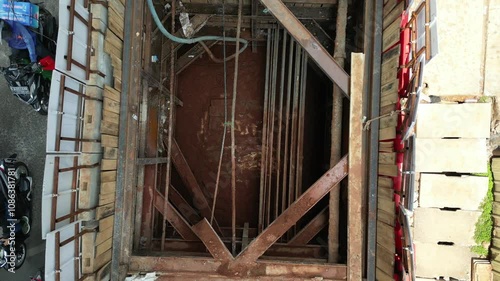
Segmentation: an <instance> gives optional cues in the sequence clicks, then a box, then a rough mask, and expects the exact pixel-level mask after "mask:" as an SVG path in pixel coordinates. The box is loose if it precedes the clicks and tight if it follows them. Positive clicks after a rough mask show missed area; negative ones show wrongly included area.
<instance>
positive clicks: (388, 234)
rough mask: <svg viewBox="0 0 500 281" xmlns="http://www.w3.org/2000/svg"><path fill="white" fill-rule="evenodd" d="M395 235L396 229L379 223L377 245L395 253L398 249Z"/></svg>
mask: <svg viewBox="0 0 500 281" xmlns="http://www.w3.org/2000/svg"><path fill="white" fill-rule="evenodd" d="M394 239H395V235H394V228H393V227H392V226H390V225H388V224H385V223H383V222H381V221H378V222H377V243H378V244H379V245H380V246H382V247H384V248H386V249H387V250H389V251H394V250H393V249H395V248H396V241H395V240H394Z"/></svg>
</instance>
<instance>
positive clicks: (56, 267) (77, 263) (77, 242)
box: [54, 223, 94, 281]
mask: <svg viewBox="0 0 500 281" xmlns="http://www.w3.org/2000/svg"><path fill="white" fill-rule="evenodd" d="M74 231H75V235H73V236H71V237H70V238H68V239H66V240H64V241H62V242H61V232H59V231H57V232H56V233H55V243H54V246H55V248H54V261H55V262H54V273H55V280H56V281H60V280H61V247H64V246H66V245H67V244H69V243H70V242H71V241H75V245H74V251H75V256H74V257H73V263H74V266H75V272H74V276H75V280H80V278H81V277H82V272H81V268H80V237H82V236H83V235H84V234H86V233H91V232H94V230H93V229H83V230H81V231H80V224H78V223H76V224H75V229H74Z"/></svg>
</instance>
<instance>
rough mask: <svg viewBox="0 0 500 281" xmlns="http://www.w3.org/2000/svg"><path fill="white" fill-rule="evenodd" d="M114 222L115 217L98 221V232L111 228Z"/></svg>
mask: <svg viewBox="0 0 500 281" xmlns="http://www.w3.org/2000/svg"><path fill="white" fill-rule="evenodd" d="M114 222H115V216H114V215H112V216H109V217H107V218H104V219H102V220H100V221H99V231H103V230H105V229H108V228H110V227H113V223H114Z"/></svg>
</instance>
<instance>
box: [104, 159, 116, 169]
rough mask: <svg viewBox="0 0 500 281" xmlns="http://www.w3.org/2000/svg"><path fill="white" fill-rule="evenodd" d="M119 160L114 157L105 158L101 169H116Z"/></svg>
mask: <svg viewBox="0 0 500 281" xmlns="http://www.w3.org/2000/svg"><path fill="white" fill-rule="evenodd" d="M116 162H117V160H114V159H103V160H102V161H101V170H102V171H112V170H116V165H117V163H116Z"/></svg>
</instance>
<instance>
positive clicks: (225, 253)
mask: <svg viewBox="0 0 500 281" xmlns="http://www.w3.org/2000/svg"><path fill="white" fill-rule="evenodd" d="M193 231H194V232H195V233H196V235H198V237H199V238H200V240H201V241H202V242H203V244H205V246H206V247H207V250H208V251H209V252H210V254H211V255H212V257H214V259H216V260H221V261H225V262H227V261H230V260H233V255H232V254H231V253H230V252H229V250H228V249H227V247H226V245H224V243H223V242H222V240H221V239H220V237H219V236H218V235H217V233H215V231H214V229H213V228H212V226H211V225H210V223H209V222H208V220H207V219H206V218H205V219H202V220H201V221H200V222H199V223H197V224H196V225H195V226H193Z"/></svg>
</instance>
